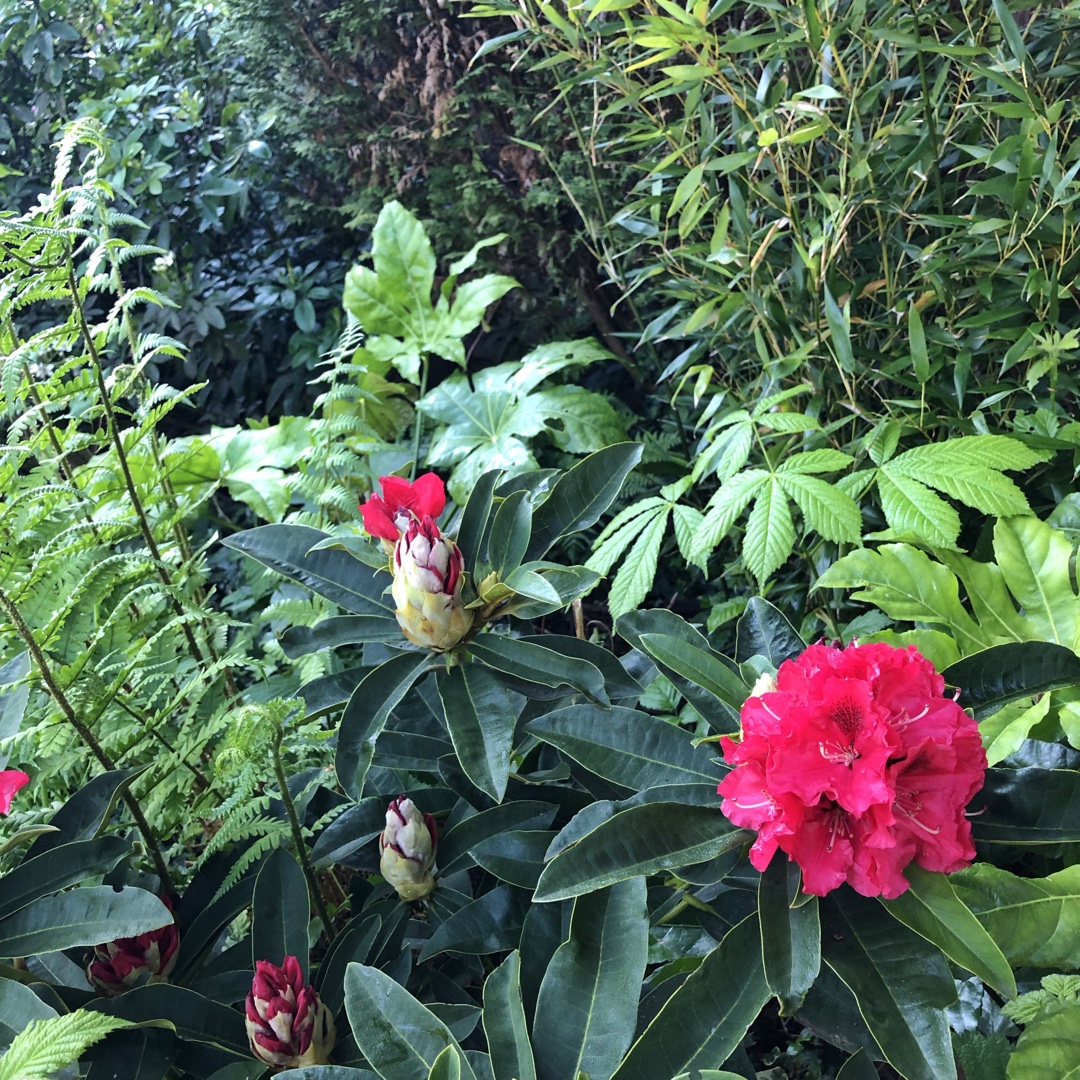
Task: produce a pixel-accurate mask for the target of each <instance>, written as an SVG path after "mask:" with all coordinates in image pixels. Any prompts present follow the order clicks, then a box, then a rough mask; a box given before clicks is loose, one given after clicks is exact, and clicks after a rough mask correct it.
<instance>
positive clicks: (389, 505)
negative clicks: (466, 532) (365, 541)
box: [360, 472, 446, 544]
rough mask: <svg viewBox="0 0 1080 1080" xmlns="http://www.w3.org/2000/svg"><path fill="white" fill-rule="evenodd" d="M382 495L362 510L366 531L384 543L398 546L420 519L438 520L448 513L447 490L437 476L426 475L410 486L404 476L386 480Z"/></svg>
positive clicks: (384, 477)
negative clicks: (388, 542) (401, 537)
mask: <svg viewBox="0 0 1080 1080" xmlns="http://www.w3.org/2000/svg"><path fill="white" fill-rule="evenodd" d="M379 483H380V484H381V485H382V491H383V493H382V495H372V496H371V498H369V499H368V500H367V502H365V503H362V504H361V506H360V513H361V515H362V516H363V518H364V529H365V531H366V532H368V533H369V534H370V535H371V536H377V537H378V538H379V539H380V540H389V541H391V542H392V543H395V544H396V543H397V539H398V537H399V536H400V535H401V534H402V533H403V532H404V531H405V530H406V529H407V528H408V527H409V522H411V521H413V520H414V519H417V518H423V517H432V518H437V517H438V516H439V515H440V514H441V513H442V512H443V510H445V509H446V488H445V487H444V486H443V482H442V480H440V479H439V476H438V474H437V473H433V472H429V473H424V475H423V476H418V477H417V478H416V480H414V481H413V482H412V483H410V482H409V481H408V480H403V479H402V478H401V477H400V476H382V477H380V478H379Z"/></svg>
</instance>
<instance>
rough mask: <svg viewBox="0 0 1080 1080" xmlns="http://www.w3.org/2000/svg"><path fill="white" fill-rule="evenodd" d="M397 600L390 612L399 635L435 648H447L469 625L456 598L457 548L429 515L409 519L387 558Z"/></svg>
mask: <svg viewBox="0 0 1080 1080" xmlns="http://www.w3.org/2000/svg"><path fill="white" fill-rule="evenodd" d="M390 569H391V571H392V572H393V575H394V583H393V585H392V586H391V588H390V591H391V593H392V594H393V597H394V602H395V603H396V604H397V610H396V611H395V612H394V614H395V615H396V616H397V621H398V624H399V625H400V627H401V630H402V632H403V633H404V634H405V636H406V637H407V638H408V639H409V640H410V641H411V642H412V643H413V644H414V645H422V646H424V647H425V648H428V649H434V650H435V651H436V652H445V651H446V650H447V649H452V648H453V647H454V646H455V645H457V643H458V642H459V641H461V639H462V638H463V637H464V636H465V635H466V634H467V633H468V632H469V629H470V628H471V627H472V622H473V613H472V612H471V611H468V610H466V608H465V605H464V604H463V603H462V602H461V585H462V558H461V551H460V550H459V549H458V547H457V545H456V544H455V543H454V542H453V541H452V540H447V539H446V537H444V536H443V535H442V533H440V532H439V528H438V526H437V525H436V524H435V522H434V521H433V520H432V519H431V518H430V517H424V518H420V519H414V520H413V521H412V522H411V523H410V524H409V527H408V528H407V529H406V530H405V533H404V534H403V535H402V537H401V539H400V540H398V542H397V546H396V547H395V548H394V557H393V559H392V560H391V562H390Z"/></svg>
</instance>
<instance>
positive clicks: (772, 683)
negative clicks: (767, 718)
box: [750, 671, 779, 697]
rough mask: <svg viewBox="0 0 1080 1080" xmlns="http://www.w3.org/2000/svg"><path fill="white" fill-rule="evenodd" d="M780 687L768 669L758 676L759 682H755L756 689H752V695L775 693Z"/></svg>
mask: <svg viewBox="0 0 1080 1080" xmlns="http://www.w3.org/2000/svg"><path fill="white" fill-rule="evenodd" d="M778 689H779V687H777V685H776V679H775V678H774V677H773V676H772V675H770V674H769V673H768V672H767V671H766V672H765V673H764V674H762V675H759V676H758V677H757V682H756V683H754V689H753V690H751V691H750V696H751V697H761V695H762V694H775V693H776V691H777V690H778Z"/></svg>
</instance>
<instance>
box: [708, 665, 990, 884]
mask: <svg viewBox="0 0 1080 1080" xmlns="http://www.w3.org/2000/svg"><path fill="white" fill-rule="evenodd" d="M763 678H764V677H763ZM944 688H945V680H944V679H943V678H942V677H941V676H940V675H938V674H937V672H936V671H935V670H934V667H933V665H932V664H931V663H930V661H929V660H927V659H926V658H925V657H924V656H922V655H920V654H919V652H918V650H917V649H916V648H915V647H914V646H909V647H908V648H906V649H898V648H894V647H893V646H891V645H886V644H874V645H857V644H852V645H849V646H848V647H847V648H846V649H839V648H836V647H833V646H827V645H812V646H810V648H808V649H807V650H806V651H805V652H804V653H803V654H802V655H801V656H799V657H798V658H796V659H795V660H788V661H786V662H785V663H784V664H782V665H781V667H780V670H779V671H778V672H777V676H776V681H775V684H774V685H773V687H771V688H770V687H768V686H767V685H765V684H763V680H758V685H757V686H755V687H754V693H753V694H752V695H751V696H750V697H749V698H747V700H746V702H745V703H744V705H743V708H742V714H741V720H742V738H741V739H740V740H739V741H738V742H736V741H735V740H732V739H728V738H722V739H721V740H720V741H721V745H722V746H723V749H724V757H725V759H726V760H727V761H728V762H729V763H731V764H733V765H734V766H735V768H734V769H733V770H732V771H731V772H730V773H729V774H728V775H727V776H726V777H724V779H723V781H722V782H721V784H720V787H719V793H720V794H721V795H723V796H724V800H723V804H722V809H723V811H724V813H725V814H726V815H727V817H728V818H730V819H731V821H732V822H734V823H735V824H736V825H740V826H743V827H745V828H749V829H755V830H757V834H758V836H757V840H756V841H755V842H754V844H753V846H752V847H751V849H750V861H751V863H753V865H754V866H755V867H757V868H758V869H759V870H764V869H765V868H766V867H767V866H768V865H769V861H770V860H771V859H772V857H773V855H774V853H775V852H776V849H777V848H779V849H780V850H782V851H783V852H785V853H786V854H787V856H788V858H789V859H792V860H794V861H795V862H796V863H798V865H799V867H800V868H801V870H802V877H803V889H804V890H805V891H806V892H808V893H814V894H817V895H819V896H822V895H824V894H825V893H827V892H829V891H831V890H832V889H835V888H836V887H837V886H838V885H840V884H842V883H843V882H845V881H846V882H847V883H848V884H850V885H851V886H852V887H853V888H854V889H855V890H856V891H857V892H860V893H862V894H863V895H864V896H884V897H886V898H892V897H895V896H899V895H900V893H902V892H904V891H905V890H906V889H907V888H908V881H907V879H906V878H905V877H904V874H903V870H904V867H906V866H907V865H908V864H909V863H911V862H916V863H918V864H919V865H920V866H922V867H924V868H925V869H927V870H933V871H941V872H944V873H952V872H953V871H955V870H959V869H961V868H963V867H965V866H967V865H968V864H969V863H970V862H971V861H972V859H974V857H975V847H974V845H973V844H972V841H971V826H970V824H969V823H968V820H967V817H966V816H965V808H966V807H967V804H968V802H969V801H970V800H971V798H972V796H973V795H974V794H975V792H977V791H978V790H979V788H981V787H982V784H983V777H984V774H985V771H986V754H985V753H984V752H983V748H982V740H981V738H980V737H979V729H978V725H977V724H976V723H975V721H974V720H973V719H972V718H971V717H970V716H968V715H967V713H965V712H964V710H963V709H961V708H960V706H959V705H958V704H957V703H956V701H955V699H953V698H951V697H945V696H944V693H943V691H944Z"/></svg>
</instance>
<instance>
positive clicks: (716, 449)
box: [692, 410, 754, 484]
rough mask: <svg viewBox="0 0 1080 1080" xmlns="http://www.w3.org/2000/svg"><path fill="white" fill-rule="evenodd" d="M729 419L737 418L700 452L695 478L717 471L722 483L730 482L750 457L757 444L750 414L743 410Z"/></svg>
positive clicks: (698, 478)
mask: <svg viewBox="0 0 1080 1080" xmlns="http://www.w3.org/2000/svg"><path fill="white" fill-rule="evenodd" d="M727 419H728V420H729V421H730V420H736V421H737V422H736V423H729V424H728V425H726V426H725V427H724V428H722V429H721V431H720V434H718V435H717V436H715V437H714V439H713V441H712V443H710V445H709V446H708V447H706V448H705V449H704V450H703V451H702V452H701V453H700V454H699V455H698V458H697V460H696V461H695V462H694V471H693V473H692V476H693V479H694V480H700V479H701V477H703V476H704V475H705V474H706V473H708V472H710V471H713V472H715V474H716V478H717V480H719V481H720V483H721V484H724V483H727V481H728V480H730V479H731V478H732V477H733V476H734V475H735V474H736V473H737V472H738V471H739V470H740V469H741V468H742V467H743V466H744V465H745V464H746V462H747V459H748V458H749V457H750V451H751V449H752V448H753V445H754V425H753V422H752V421H751V419H750V414H749V413H748V412H746V411H745V410H739V411H738V412H737V413H735V414H733V416H732V417H728V418H727Z"/></svg>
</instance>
